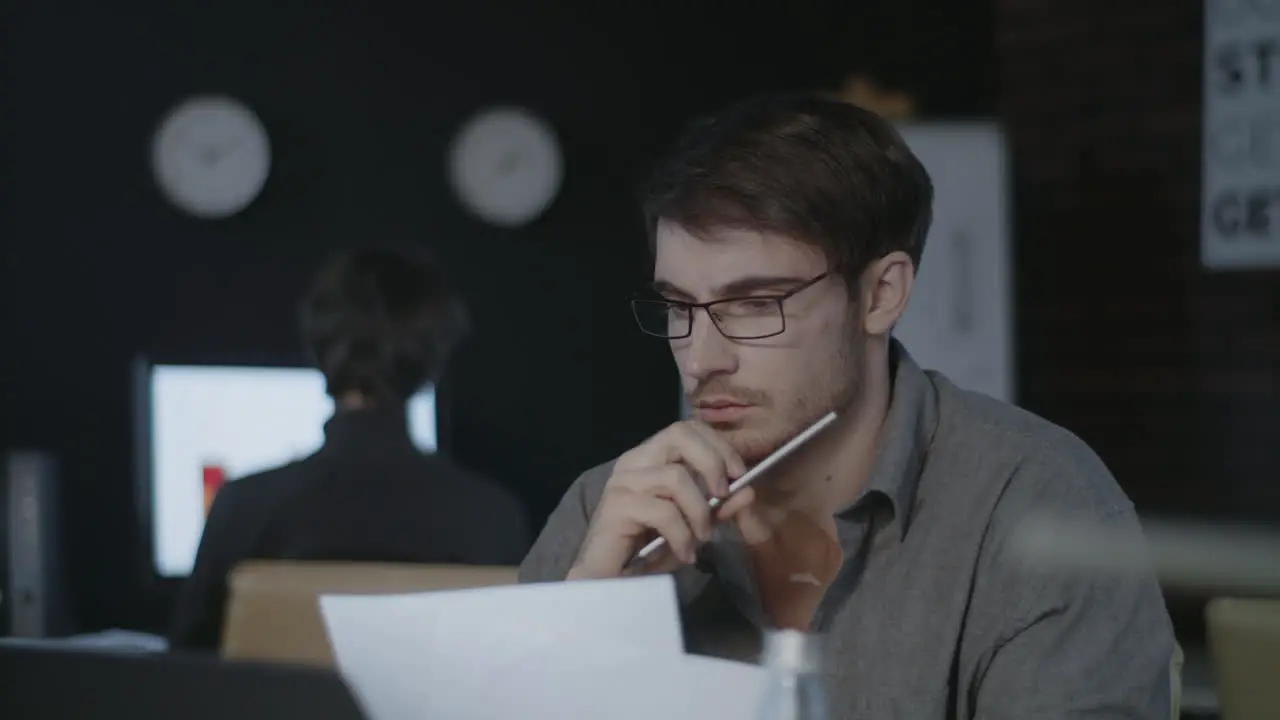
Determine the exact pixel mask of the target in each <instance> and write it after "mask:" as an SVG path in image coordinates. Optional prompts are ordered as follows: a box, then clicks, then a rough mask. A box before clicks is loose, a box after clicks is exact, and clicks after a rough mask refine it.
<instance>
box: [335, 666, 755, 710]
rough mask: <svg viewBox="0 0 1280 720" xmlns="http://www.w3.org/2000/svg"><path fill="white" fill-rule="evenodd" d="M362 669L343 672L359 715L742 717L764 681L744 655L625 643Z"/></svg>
mask: <svg viewBox="0 0 1280 720" xmlns="http://www.w3.org/2000/svg"><path fill="white" fill-rule="evenodd" d="M367 670H368V672H364V671H356V672H355V673H354V674H353V675H352V676H348V678H347V682H348V683H350V684H351V686H352V689H353V691H354V692H355V694H356V696H357V697H359V698H360V701H361V705H362V707H363V708H364V711H365V713H366V714H367V716H368V718H369V720H435V719H436V718H441V719H443V718H447V719H448V720H511V719H512V718H520V720H565V718H608V719H609V720H654V719H655V718H661V719H662V720H707V718H751V717H754V716H755V715H756V714H757V713H758V712H759V709H760V703H761V699H762V698H763V693H764V683H765V676H764V671H763V670H762V669H761V668H759V667H756V666H754V665H747V664H744V663H735V662H729V661H726V660H715V659H712V658H703V657H695V656H690V655H680V656H675V657H671V656H668V655H653V654H649V655H645V654H633V653H627V652H625V651H624V652H615V653H600V654H594V655H593V654H592V653H590V652H588V653H585V654H577V655H574V654H571V653H569V652H565V651H562V652H551V653H545V654H542V655H540V656H538V657H528V658H523V659H520V660H514V659H513V660H511V661H510V662H479V661H477V660H476V659H474V658H472V659H468V661H467V662H461V663H453V664H447V665H445V666H436V667H434V669H433V670H432V671H425V670H424V671H419V670H418V669H417V668H415V667H414V666H413V665H404V666H400V667H399V668H398V669H392V668H388V667H386V666H385V665H384V666H381V667H378V666H370V667H369V668H368V669H367ZM345 674H347V673H346V672H345V670H344V675H345Z"/></svg>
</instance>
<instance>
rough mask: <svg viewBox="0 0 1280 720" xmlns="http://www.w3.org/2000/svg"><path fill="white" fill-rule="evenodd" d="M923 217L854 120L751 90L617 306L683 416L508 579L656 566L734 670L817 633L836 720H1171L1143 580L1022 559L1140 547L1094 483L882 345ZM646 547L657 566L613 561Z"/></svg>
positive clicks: (712, 139) (656, 195)
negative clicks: (651, 343) (1033, 547)
mask: <svg viewBox="0 0 1280 720" xmlns="http://www.w3.org/2000/svg"><path fill="white" fill-rule="evenodd" d="M932 205H933V187H932V182H931V180H930V178H929V175H928V174H927V172H926V171H925V168H924V167H923V166H922V165H921V164H920V162H919V160H917V158H916V157H915V156H914V155H913V154H912V152H911V150H910V149H909V148H908V147H907V146H906V144H905V143H904V142H903V140H902V138H901V137H900V136H899V135H898V133H897V132H896V131H895V130H894V128H893V127H892V125H890V124H889V123H888V122H886V121H885V120H883V119H881V118H879V117H877V116H875V115H874V114H872V113H870V112H868V111H866V110H863V109H860V108H858V107H855V106H853V105H850V104H846V103H842V102H838V101H833V100H821V99H814V98H806V97H787V96H783V97H763V98H757V99H753V100H750V101H746V102H743V103H740V104H738V105H735V106H733V107H731V108H729V109H727V110H725V111H724V112H722V113H720V114H719V115H717V116H715V117H713V118H711V119H708V120H705V121H702V122H699V123H697V124H696V125H694V126H693V127H692V128H691V129H690V130H689V131H688V133H687V134H686V135H685V136H684V137H683V139H682V140H681V141H680V143H679V144H678V145H677V147H676V148H675V149H674V150H673V151H672V152H671V153H670V155H669V156H667V157H666V158H665V159H664V161H663V162H661V163H660V164H659V167H658V170H657V172H656V173H655V175H654V180H653V182H652V184H651V186H650V191H649V193H648V198H647V203H646V207H645V210H646V215H647V220H648V229H649V232H650V235H649V240H650V243H651V245H652V250H653V259H654V268H653V285H652V287H651V288H649V289H647V291H646V292H645V293H644V294H643V295H642V296H641V297H638V298H637V299H635V300H634V301H633V303H632V310H633V312H634V315H635V318H636V321H637V322H638V324H639V326H640V329H641V330H643V331H644V332H646V333H648V334H650V335H652V336H655V337H656V338H659V339H661V341H663V342H667V343H668V344H669V346H670V349H671V353H672V356H673V359H674V361H675V364H676V367H677V368H678V370H679V372H680V376H681V379H682V381H683V384H684V390H685V393H686V395H687V397H688V400H689V406H690V407H691V408H692V410H693V413H694V417H693V418H691V419H688V420H684V421H681V422H677V423H674V424H673V425H671V426H669V427H667V428H665V429H663V430H660V431H658V432H656V433H655V434H654V435H653V436H652V437H650V438H649V439H648V440H646V441H644V442H643V443H641V444H639V445H638V446H636V447H634V448H632V449H630V450H627V451H626V452H624V453H622V455H621V456H619V457H618V458H617V460H615V461H612V462H609V463H606V464H604V465H602V466H599V467H596V468H594V469H591V470H588V471H587V472H586V473H584V474H583V475H582V476H581V477H579V478H578V480H577V481H576V482H575V483H574V484H573V485H572V486H571V487H570V488H569V491H568V493H567V494H566V496H565V497H564V499H563V501H562V502H561V504H560V506H559V507H558V508H557V509H556V510H555V511H554V512H553V513H552V515H551V517H550V519H549V520H548V522H547V525H546V528H545V529H544V530H543V531H542V534H541V535H540V537H539V538H538V540H537V541H536V542H535V544H534V548H533V550H532V552H531V553H530V554H529V556H528V558H526V559H525V562H524V564H523V565H522V567H521V569H520V576H521V580H522V581H526V582H533V581H552V580H564V579H569V580H577V579H587V578H610V577H617V576H620V575H625V574H632V573H634V572H641V573H643V572H672V573H674V576H675V584H676V588H677V590H678V594H679V598H680V602H681V609H682V614H683V619H684V629H685V633H686V643H687V647H688V649H689V650H690V651H691V652H694V653H699V654H705V655H713V656H720V657H728V658H733V659H740V660H751V659H754V658H755V657H757V656H758V653H759V649H760V636H761V630H762V629H769V628H787V629H796V630H801V631H808V632H815V633H821V634H822V635H823V636H824V637H823V641H822V642H823V644H824V645H825V655H824V658H823V661H824V667H823V671H824V675H825V677H826V680H827V693H828V696H829V699H830V717H831V718H833V719H834V718H913V719H915V720H927V719H930V718H936V719H937V720H943V718H1010V719H1013V718H1018V719H1021V718H1067V717H1071V718H1081V719H1083V718H1099V719H1101V718H1152V719H1163V718H1168V717H1169V716H1170V710H1169V705H1170V701H1171V690H1170V687H1171V686H1170V660H1171V657H1172V653H1173V647H1174V640H1173V632H1172V626H1171V623H1170V620H1169V616H1168V613H1167V612H1166V610H1165V605H1164V600H1163V597H1162V596H1161V592H1160V586H1159V585H1158V584H1157V582H1156V578H1155V574H1154V572H1152V571H1151V568H1149V567H1136V568H1134V569H1133V572H1132V573H1122V574H1109V573H1105V572H1101V571H1088V570H1082V569H1079V568H1069V567H1061V566H1052V565H1050V564H1046V563H1043V562H1037V561H1036V560H1035V559H1034V558H1032V557H1030V556H1029V555H1028V554H1027V551H1026V543H1025V542H1023V541H1022V540H1021V539H1020V538H1022V537H1024V535H1023V533H1024V531H1025V530H1026V527H1025V526H1024V525H1023V523H1026V522H1028V521H1029V520H1030V519H1032V518H1036V517H1039V516H1046V517H1049V516H1052V517H1062V518H1065V519H1069V520H1070V521H1071V522H1073V523H1075V524H1076V525H1078V526H1079V527H1081V528H1085V529H1086V531H1088V529H1093V528H1096V529H1097V530H1099V531H1102V532H1106V533H1108V534H1112V535H1119V536H1122V537H1123V538H1125V540H1126V541H1128V542H1131V543H1132V544H1133V545H1134V546H1135V547H1139V546H1141V544H1142V543H1143V538H1142V532H1141V528H1140V526H1139V522H1138V517H1137V514H1136V513H1135V512H1134V508H1133V505H1132V503H1131V502H1130V501H1129V499H1128V498H1127V497H1126V496H1125V494H1124V492H1123V491H1122V490H1121V488H1120V487H1119V485H1117V484H1116V481H1115V480H1114V479H1113V478H1112V476H1111V474H1110V473H1109V472H1108V471H1107V468H1106V467H1105V466H1104V465H1103V463H1102V462H1101V460H1099V458H1098V457H1097V455H1095V454H1094V452H1093V451H1092V450H1090V448H1089V447H1088V446H1087V445H1085V443H1084V442H1082V441H1081V440H1080V439H1079V438H1077V437H1075V436H1074V435H1072V434H1071V433H1070V432H1068V431H1066V430H1064V429H1062V428H1060V427H1057V426H1055V425H1053V424H1051V423H1050V422H1048V421H1046V420H1044V419H1042V418H1039V417H1036V416H1035V415H1032V414H1031V413H1029V412H1026V411H1023V410H1021V409H1019V408H1017V407H1014V406H1012V405H1008V404H1005V403H1002V402H999V401H997V400H994V399H992V398H990V397H986V396H983V395H980V394H978V393H974V392H968V391H966V390H963V389H961V388H959V387H956V386H955V385H954V384H952V383H951V382H949V381H948V380H947V379H946V378H945V377H943V376H942V375H940V374H938V373H935V372H928V371H925V370H923V369H922V368H920V367H919V366H918V365H917V364H916V363H915V362H914V361H913V360H912V359H911V355H910V354H909V353H908V351H907V349H906V348H904V347H903V346H902V345H900V344H899V343H897V342H896V341H895V340H894V339H893V337H892V330H893V327H894V323H895V322H897V320H898V318H899V317H901V315H902V313H903V311H904V310H905V309H906V307H907V301H908V298H909V296H910V294H911V288H912V283H913V282H914V280H915V274H916V268H917V267H918V265H919V263H920V260H921V255H922V253H923V251H924V246H925V238H926V236H927V234H928V231H929V226H930V223H931V218H932ZM833 410H834V411H835V412H836V413H837V416H838V417H837V420H836V421H835V422H834V424H832V425H830V426H828V427H827V428H826V429H825V430H823V431H822V433H820V434H819V435H818V436H816V437H815V438H814V439H813V440H811V441H810V442H809V443H808V444H806V445H804V446H803V447H801V448H800V449H799V450H798V451H797V452H796V453H795V454H794V455H792V456H790V457H789V458H788V459H787V460H785V461H783V462H782V463H781V464H779V465H778V466H777V467H775V469H774V470H773V471H771V472H770V473H769V474H768V475H767V476H765V477H763V478H761V479H760V480H759V481H757V482H756V483H755V485H753V486H752V487H751V488H749V489H747V490H745V491H743V492H741V493H740V494H737V495H734V496H732V497H731V498H729V499H728V500H727V501H726V502H725V503H724V504H723V505H722V506H720V507H719V508H718V509H717V510H715V511H712V510H710V509H709V507H708V501H707V496H708V494H713V495H716V496H719V497H725V496H726V492H727V488H728V485H729V483H730V481H731V480H732V479H734V478H736V477H739V476H741V475H742V473H743V472H745V470H746V469H747V468H749V467H751V466H752V465H754V464H756V463H759V462H760V461H761V460H762V459H763V458H765V457H766V456H768V455H769V454H770V453H772V452H773V451H774V450H776V449H777V448H778V447H780V446H781V445H782V444H784V443H785V442H786V441H787V440H788V439H790V438H792V437H794V436H796V435H797V434H799V433H800V432H801V431H802V430H804V429H805V428H806V427H808V426H809V425H810V424H811V423H813V422H814V421H815V420H818V419H819V418H821V417H823V416H824V415H826V414H827V413H828V412H830V411H833ZM656 536H661V537H663V538H665V539H666V541H667V549H666V550H665V551H664V552H663V553H662V554H660V555H659V556H657V557H656V558H655V559H654V561H653V562H651V563H650V564H648V565H643V564H642V565H640V566H638V567H630V566H628V561H629V560H630V559H631V558H632V557H633V555H634V554H635V553H636V551H637V550H638V549H639V548H640V547H641V546H643V545H644V544H645V543H647V542H649V541H650V540H651V539H652V538H654V537H656ZM1062 542H1071V538H1070V537H1064V538H1063V539H1062Z"/></svg>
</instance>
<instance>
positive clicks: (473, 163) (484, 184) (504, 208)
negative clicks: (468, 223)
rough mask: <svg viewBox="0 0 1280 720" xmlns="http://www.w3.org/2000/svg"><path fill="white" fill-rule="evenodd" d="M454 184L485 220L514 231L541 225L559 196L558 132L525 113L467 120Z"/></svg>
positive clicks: (452, 159) (492, 113)
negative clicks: (524, 226) (534, 221)
mask: <svg viewBox="0 0 1280 720" xmlns="http://www.w3.org/2000/svg"><path fill="white" fill-rule="evenodd" d="M448 172H449V182H450V184H451V185H452V186H453V189H454V192H456V193H457V195H458V199H459V201H460V202H461V203H462V205H463V207H465V208H466V209H467V210H468V211H469V212H471V213H472V214H474V215H475V216H476V217H479V218H480V219H481V220H484V221H485V222H488V223H490V224H493V225H496V226H498V227H505V228H515V227H519V226H521V225H525V224H527V223H529V222H532V221H533V220H535V219H537V218H538V217H539V216H541V215H542V213H543V212H545V211H546V209H547V207H548V206H550V205H551V202H552V201H553V200H555V197H556V194H557V193H559V191H560V183H561V181H562V180H563V178H564V160H563V158H562V157H561V153H560V143H559V141H558V140H557V139H556V134H555V131H554V130H552V129H551V126H550V125H548V124H547V123H546V122H545V121H544V120H542V119H541V118H539V117H538V116H536V115H534V114H533V113H531V112H529V111H528V110H525V109H522V108H514V107H498V108H491V109H488V110H485V111H482V112H481V113H479V114H478V115H476V116H475V117H473V118H471V119H470V120H468V121H467V122H466V123H465V124H464V125H463V127H462V129H461V130H460V131H459V132H458V135H457V137H455V138H454V140H453V145H452V146H451V147H450V149H449V167H448Z"/></svg>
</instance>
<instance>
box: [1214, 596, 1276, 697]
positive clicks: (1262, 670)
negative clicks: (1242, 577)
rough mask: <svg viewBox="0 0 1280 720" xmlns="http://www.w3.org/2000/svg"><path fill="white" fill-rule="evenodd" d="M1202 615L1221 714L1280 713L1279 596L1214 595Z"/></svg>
mask: <svg viewBox="0 0 1280 720" xmlns="http://www.w3.org/2000/svg"><path fill="white" fill-rule="evenodd" d="M1205 620H1206V621H1207V630H1208V635H1209V654H1210V657H1211V658H1212V659H1213V676H1214V684H1215V685H1216V686H1217V689H1218V701H1219V703H1220V704H1221V708H1222V718H1223V720H1252V719H1253V718H1264V717H1265V718H1280V599H1265V600H1264V599H1244V598H1214V599H1213V600H1210V601H1209V604H1208V605H1207V606H1205Z"/></svg>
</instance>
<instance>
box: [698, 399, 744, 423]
mask: <svg viewBox="0 0 1280 720" xmlns="http://www.w3.org/2000/svg"><path fill="white" fill-rule="evenodd" d="M750 409H751V406H750V405H747V404H744V403H738V402H734V401H732V400H704V401H702V402H699V403H697V404H696V405H694V413H695V414H696V415H697V416H698V419H700V420H702V421H703V422H706V423H726V422H733V421H735V420H738V419H739V418H741V417H742V416H743V415H745V414H746V413H747V412H748V411H749V410H750Z"/></svg>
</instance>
